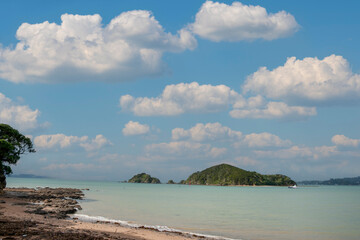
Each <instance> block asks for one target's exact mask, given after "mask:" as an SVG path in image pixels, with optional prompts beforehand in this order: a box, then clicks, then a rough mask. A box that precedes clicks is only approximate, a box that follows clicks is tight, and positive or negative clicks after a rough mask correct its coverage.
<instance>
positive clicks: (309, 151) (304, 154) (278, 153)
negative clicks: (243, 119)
mask: <svg viewBox="0 0 360 240" xmlns="http://www.w3.org/2000/svg"><path fill="white" fill-rule="evenodd" d="M255 154H256V155H257V156H258V157H263V158H280V159H306V160H318V159H320V158H324V157H329V156H334V155H336V154H339V151H338V149H337V148H336V146H318V147H306V146H302V147H301V146H292V147H290V148H286V149H280V150H258V151H255Z"/></svg>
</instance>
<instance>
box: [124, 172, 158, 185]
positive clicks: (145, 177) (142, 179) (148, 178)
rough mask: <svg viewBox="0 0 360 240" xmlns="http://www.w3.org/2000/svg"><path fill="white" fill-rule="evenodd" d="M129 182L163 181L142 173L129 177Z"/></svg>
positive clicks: (155, 182)
mask: <svg viewBox="0 0 360 240" xmlns="http://www.w3.org/2000/svg"><path fill="white" fill-rule="evenodd" d="M128 183H154V184H159V183H161V182H160V180H159V179H158V178H155V177H151V176H150V175H149V174H146V173H140V174H137V175H135V176H133V177H132V178H130V179H129V181H128Z"/></svg>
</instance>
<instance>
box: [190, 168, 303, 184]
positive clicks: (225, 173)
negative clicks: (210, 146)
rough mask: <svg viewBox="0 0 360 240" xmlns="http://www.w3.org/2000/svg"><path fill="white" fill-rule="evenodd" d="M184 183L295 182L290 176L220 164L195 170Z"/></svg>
mask: <svg viewBox="0 0 360 240" xmlns="http://www.w3.org/2000/svg"><path fill="white" fill-rule="evenodd" d="M183 183H184V184H195V185H219V186H227V185H256V186H259V185H271V186H290V185H295V184H296V182H295V181H293V180H292V179H291V178H289V177H287V176H285V175H281V174H275V175H262V174H260V173H257V172H250V171H246V170H243V169H241V168H237V167H234V166H231V165H229V164H220V165H216V166H213V167H210V168H207V169H205V170H203V171H201V172H195V173H193V174H191V175H190V176H189V178H188V179H187V180H186V181H184V182H183Z"/></svg>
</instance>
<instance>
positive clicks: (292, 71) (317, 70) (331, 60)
mask: <svg viewBox="0 0 360 240" xmlns="http://www.w3.org/2000/svg"><path fill="white" fill-rule="evenodd" d="M243 90H244V92H252V93H256V94H261V95H263V96H266V97H268V98H271V99H277V100H283V101H285V102H286V103H302V104H303V103H307V104H309V105H316V104H319V103H323V104H324V103H334V102H335V103H338V102H345V101H354V100H356V101H358V100H359V99H360V75H359V74H354V73H353V72H352V71H351V69H350V66H349V63H348V61H347V60H346V59H344V58H343V57H342V56H336V55H331V56H328V57H325V58H324V59H323V60H320V59H318V58H316V57H315V58H311V57H308V58H304V59H303V60H297V59H296V58H295V57H291V58H288V59H287V61H286V63H285V64H284V66H280V67H278V68H275V69H274V70H272V71H270V70H268V69H267V68H266V67H261V68H260V69H259V70H258V71H257V72H255V73H253V74H252V75H250V76H249V77H248V78H247V80H246V83H245V84H244V86H243Z"/></svg>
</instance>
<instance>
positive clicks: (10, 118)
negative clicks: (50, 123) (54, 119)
mask: <svg viewBox="0 0 360 240" xmlns="http://www.w3.org/2000/svg"><path fill="white" fill-rule="evenodd" d="M39 116H40V111H39V110H38V109H35V110H32V109H31V108H30V107H29V106H26V105H19V104H16V103H14V102H13V101H12V100H11V99H10V98H7V97H6V96H5V95H4V94H2V93H0V122H1V123H6V124H9V125H11V126H12V127H14V128H16V129H19V130H20V131H31V130H34V129H36V128H39V127H44V126H46V125H47V124H46V123H45V124H39V123H38V118H39Z"/></svg>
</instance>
